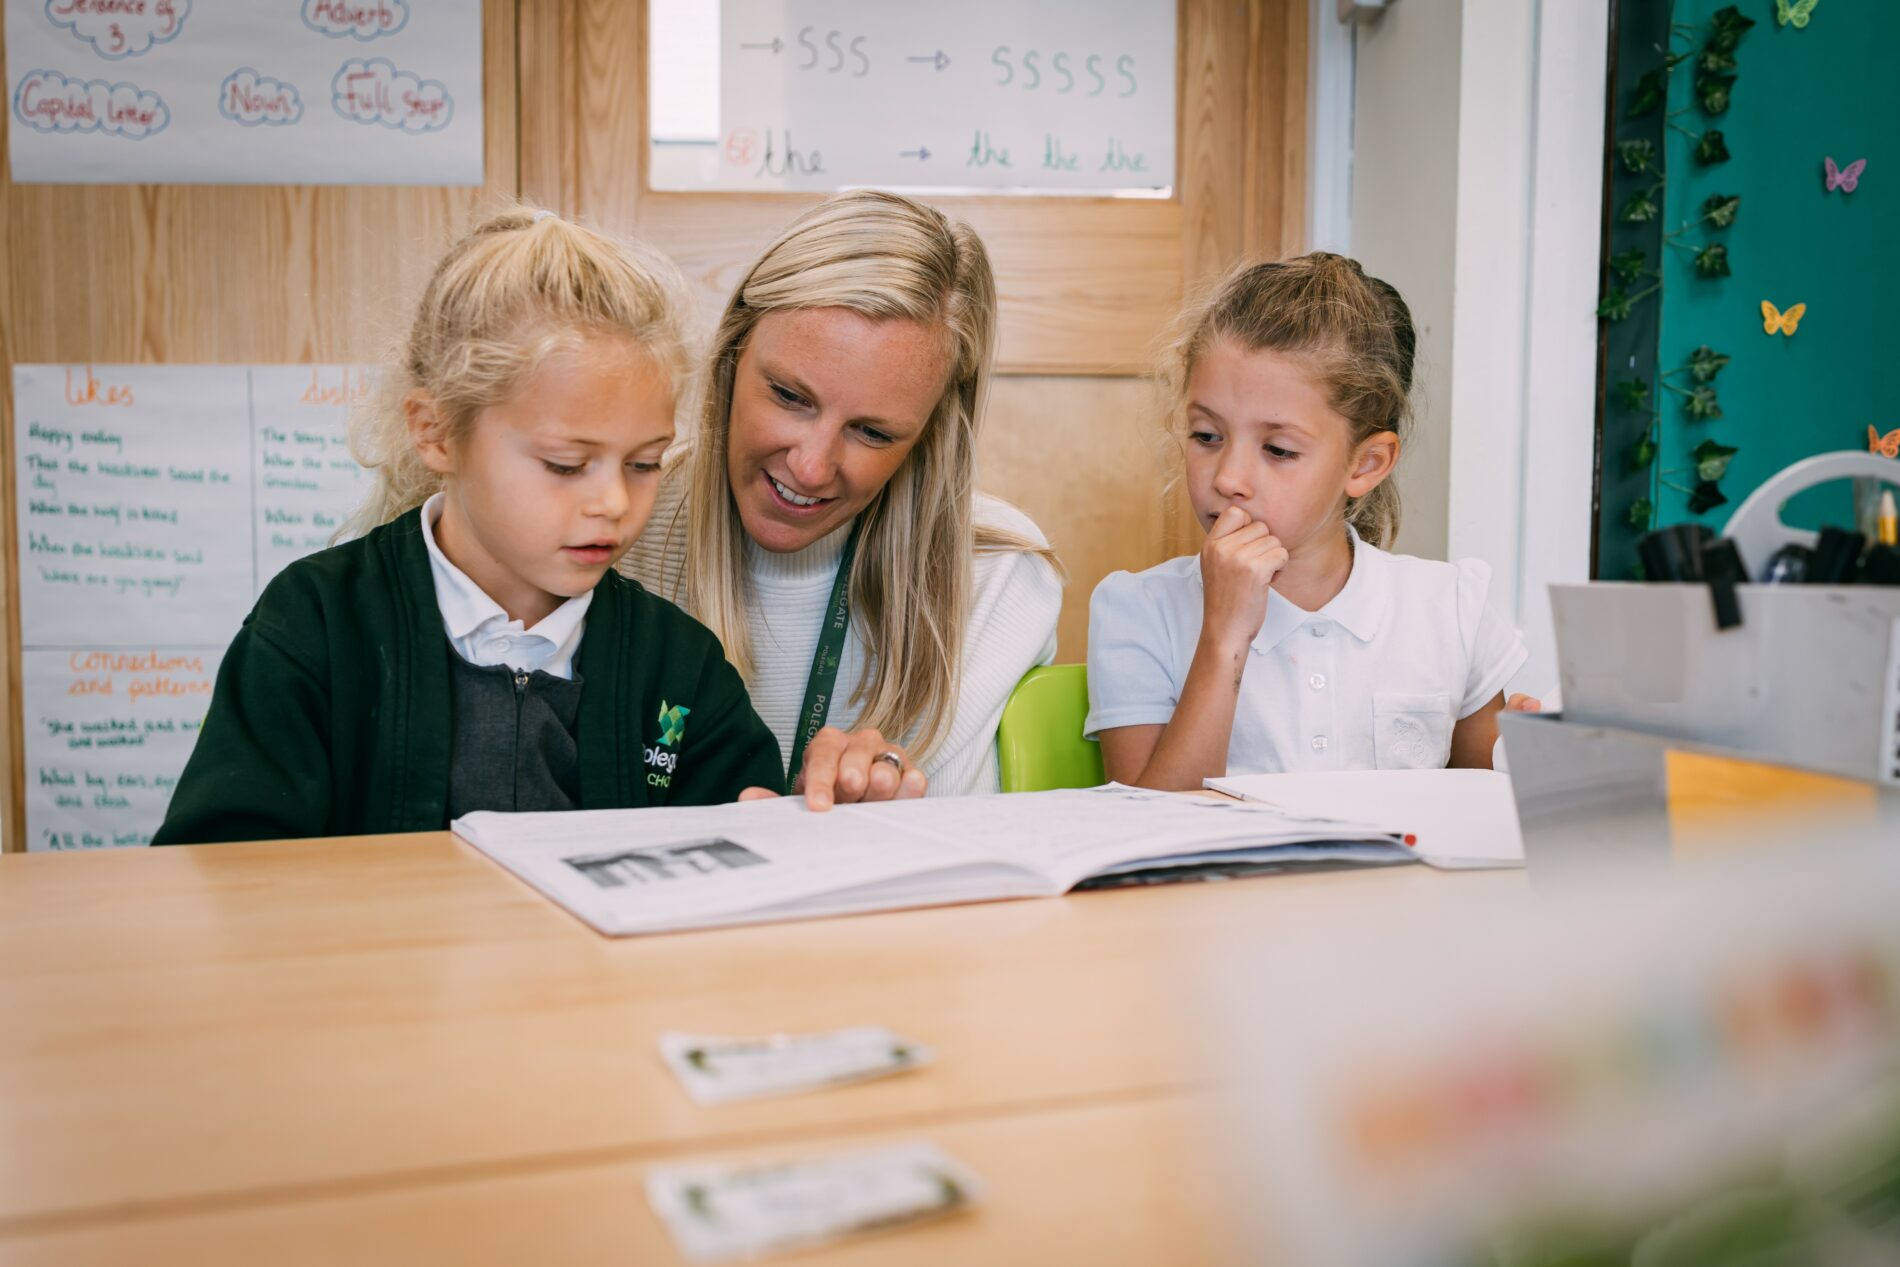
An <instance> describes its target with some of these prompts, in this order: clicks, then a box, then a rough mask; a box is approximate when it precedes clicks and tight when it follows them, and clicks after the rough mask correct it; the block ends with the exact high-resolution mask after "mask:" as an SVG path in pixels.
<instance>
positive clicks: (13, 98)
mask: <svg viewBox="0 0 1900 1267" xmlns="http://www.w3.org/2000/svg"><path fill="white" fill-rule="evenodd" d="M5 3H6V20H7V27H6V30H7V58H6V60H7V103H8V143H9V146H10V150H11V154H12V161H13V179H14V180H15V181H16V182H21V183H28V182H39V183H48V182H94V183H96V182H114V183H130V182H140V183H170V184H298V185H306V184H405V185H477V184H480V183H481V180H482V6H481V0H5Z"/></svg>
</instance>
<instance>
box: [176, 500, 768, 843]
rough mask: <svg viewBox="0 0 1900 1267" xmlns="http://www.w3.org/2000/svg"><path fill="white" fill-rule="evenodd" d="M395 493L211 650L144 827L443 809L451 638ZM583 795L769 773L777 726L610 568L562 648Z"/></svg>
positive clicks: (713, 658) (674, 619)
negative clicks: (577, 698) (198, 713)
mask: <svg viewBox="0 0 1900 1267" xmlns="http://www.w3.org/2000/svg"><path fill="white" fill-rule="evenodd" d="M421 522H422V520H421V512H420V511H419V510H412V511H410V512H409V513H408V514H406V515H403V516H402V517H401V518H399V519H396V520H395V521H393V522H391V523H388V524H385V525H383V526H382V527H380V528H377V529H376V530H375V531H373V532H370V533H369V534H367V535H366V536H364V537H361V538H359V539H358V540H355V541H351V542H347V543H345V544H343V545H339V546H334V547H332V548H330V549H328V550H323V551H320V552H319V553H317V554H313V555H311V556H309V557H308V558H305V559H300V560H298V561H297V562H295V563H293V564H291V565H290V566H289V567H287V568H285V569H284V570H283V572H282V573H280V574H279V575H278V576H277V577H276V579H275V580H273V581H272V582H271V583H270V585H269V586H268V587H266V588H265V590H264V594H263V596H262V597H261V598H259V599H258V601H257V606H256V607H255V608H254V609H253V610H252V611H251V614H250V615H249V616H248V617H246V618H245V621H244V627H243V628H242V629H241V630H239V632H238V635H237V638H236V639H235V640H234V641H233V642H232V643H231V647H230V650H228V651H227V652H225V655H224V662H223V664H222V665H221V666H219V669H218V679H217V685H216V687H215V688H214V689H213V692H212V696H211V707H210V710H209V712H208V713H207V714H206V716H205V721H204V726H203V728H202V729H201V730H200V731H199V734H198V742H197V746H196V747H195V748H194V749H193V750H192V754H191V760H190V761H189V762H188V763H187V764H186V766H185V772H184V774H183V775H182V776H181V777H180V779H179V782H178V788H177V790H176V793H175V794H174V795H173V797H172V802H171V808H170V810H169V811H168V812H167V813H166V815H165V822H164V825H163V826H162V827H161V828H160V829H159V831H158V835H157V837H156V838H155V839H154V840H153V842H152V843H153V844H158V845H167V844H196V843H200V842H206V841H224V840H274V839H283V838H288V837H299V836H346V835H370V834H377V833H382V832H407V831H439V830H441V829H443V828H445V827H447V826H448V792H449V747H450V742H449V740H450V717H449V657H450V656H452V655H454V654H455V651H454V649H453V648H452V647H451V646H450V645H449V640H448V636H447V634H445V633H444V632H443V629H442V614H441V612H440V610H439V609H438V608H437V606H436V601H435V580H434V577H433V575H432V574H431V573H430V570H429V556H428V550H427V547H426V546H425V545H424V543H423V539H422V528H421ZM575 672H576V673H577V675H578V676H579V677H580V678H581V680H582V682H583V687H582V693H581V703H580V716H579V719H578V722H577V726H576V730H577V736H576V742H577V746H578V749H579V756H580V764H581V806H582V808H585V809H615V808H629V807H639V806H648V805H708V804H715V803H718V802H722V801H730V800H733V799H734V798H736V797H737V796H738V794H739V793H740V792H741V791H742V790H744V789H745V788H747V787H751V786H759V787H768V788H771V789H773V790H774V791H780V790H783V786H784V782H785V774H784V766H782V765H781V764H780V762H779V752H778V742H777V741H776V740H775V739H774V738H773V737H772V732H771V731H770V730H768V729H767V728H766V725H765V723H764V722H762V721H760V720H759V716H758V714H757V713H755V712H754V711H753V709H752V703H751V700H750V699H748V698H747V696H746V691H745V685H744V683H743V682H741V681H740V678H739V675H738V673H737V672H736V671H735V670H734V669H733V667H732V666H731V665H730V664H728V663H727V662H726V658H725V656H724V654H723V653H722V652H721V650H720V646H719V642H718V640H717V639H716V638H714V637H713V635H712V633H711V631H710V630H708V629H707V628H706V627H705V626H704V625H701V624H699V623H698V622H697V621H695V620H693V619H692V618H691V617H689V616H687V615H686V613H685V612H683V611H681V610H680V609H679V608H677V607H675V606H674V605H673V604H671V603H669V602H667V601H665V600H664V599H661V598H658V597H655V596H654V595H652V594H649V593H648V592H647V591H646V590H645V589H643V588H641V586H640V585H639V584H638V583H637V582H634V581H630V580H627V579H625V578H624V577H622V576H620V575H619V574H618V573H615V572H613V571H609V572H608V573H607V575H606V576H604V577H602V578H601V581H600V584H599V585H597V586H595V587H594V601H593V602H592V604H590V605H589V607H588V609H587V624H586V628H585V630H584V632H583V634H582V637H581V645H580V650H579V652H578V653H577V654H576V656H575Z"/></svg>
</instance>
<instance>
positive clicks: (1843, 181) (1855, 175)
mask: <svg viewBox="0 0 1900 1267" xmlns="http://www.w3.org/2000/svg"><path fill="white" fill-rule="evenodd" d="M1822 166H1823V167H1824V168H1825V169H1826V171H1827V187H1828V189H1829V190H1830V191H1832V190H1836V189H1842V190H1845V191H1847V192H1848V193H1850V194H1851V193H1853V192H1854V191H1855V190H1856V189H1858V188H1860V174H1861V173H1862V172H1864V171H1866V170H1867V160H1866V159H1864V158H1857V159H1855V160H1854V161H1853V162H1851V163H1849V164H1848V165H1847V166H1846V167H1845V168H1840V167H1836V166H1835V165H1834V159H1833V158H1832V157H1831V156H1830V157H1829V158H1827V159H1824V160H1823V162H1822Z"/></svg>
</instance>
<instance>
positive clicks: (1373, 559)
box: [1196, 524, 1391, 655]
mask: <svg viewBox="0 0 1900 1267" xmlns="http://www.w3.org/2000/svg"><path fill="white" fill-rule="evenodd" d="M1346 534H1347V536H1348V537H1349V538H1350V539H1351V541H1352V571H1351V572H1350V573H1348V574H1347V576H1346V584H1345V587H1344V588H1342V589H1341V590H1340V591H1339V593H1337V594H1335V595H1333V597H1332V601H1330V602H1328V603H1327V604H1326V605H1325V606H1324V607H1322V608H1320V609H1319V610H1318V611H1316V612H1309V611H1307V610H1305V609H1304V608H1302V607H1300V606H1298V605H1296V604H1295V603H1293V602H1291V601H1290V600H1288V599H1285V598H1282V597H1281V596H1280V595H1279V594H1278V593H1277V592H1276V593H1275V594H1274V596H1273V599H1272V601H1270V602H1269V603H1268V604H1267V618H1266V620H1265V621H1264V622H1263V623H1262V624H1261V626H1260V632H1259V633H1258V634H1256V635H1255V636H1254V640H1253V649H1254V651H1255V652H1256V653H1258V654H1262V655H1264V654H1266V653H1267V652H1269V651H1272V650H1273V649H1274V648H1275V647H1277V646H1279V645H1280V644H1281V643H1282V642H1285V641H1286V640H1287V638H1289V637H1290V636H1292V634H1294V633H1295V632H1296V631H1298V630H1300V629H1304V628H1309V627H1310V628H1311V629H1312V630H1313V631H1314V633H1315V635H1317V636H1323V635H1324V633H1325V631H1326V629H1327V628H1328V627H1329V626H1331V625H1338V626H1339V627H1340V628H1342V629H1344V630H1345V631H1346V632H1347V633H1349V634H1351V635H1352V636H1353V637H1355V638H1357V639H1358V640H1359V641H1360V642H1371V641H1372V640H1373V638H1375V637H1376V636H1378V632H1379V626H1380V625H1381V624H1382V623H1383V622H1384V620H1385V609H1386V605H1387V603H1388V602H1389V601H1390V598H1391V586H1390V585H1389V584H1388V583H1387V580H1388V578H1387V577H1386V576H1385V571H1384V565H1385V564H1386V563H1387V562H1389V556H1388V555H1387V554H1386V553H1385V551H1383V550H1380V549H1378V548H1377V547H1375V546H1369V545H1367V544H1366V543H1365V542H1363V541H1361V540H1360V539H1359V534H1358V533H1357V532H1355V531H1354V530H1353V528H1352V525H1350V524H1348V525H1347V526H1346ZM1196 575H1197V576H1198V575H1199V574H1198V572H1197V573H1196Z"/></svg>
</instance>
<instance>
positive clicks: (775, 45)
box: [739, 35, 785, 57]
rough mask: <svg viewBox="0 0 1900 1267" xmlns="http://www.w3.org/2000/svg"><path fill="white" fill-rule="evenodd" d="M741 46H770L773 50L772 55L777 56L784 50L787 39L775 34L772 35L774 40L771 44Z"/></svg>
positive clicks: (743, 45)
mask: <svg viewBox="0 0 1900 1267" xmlns="http://www.w3.org/2000/svg"><path fill="white" fill-rule="evenodd" d="M739 47H740V48H769V49H771V50H772V56H774V57H777V56H778V55H779V54H780V53H781V52H783V51H784V49H785V41H784V40H782V39H780V38H778V37H777V36H776V35H775V36H773V37H772V42H771V43H770V44H741V45H740V46H739Z"/></svg>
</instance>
